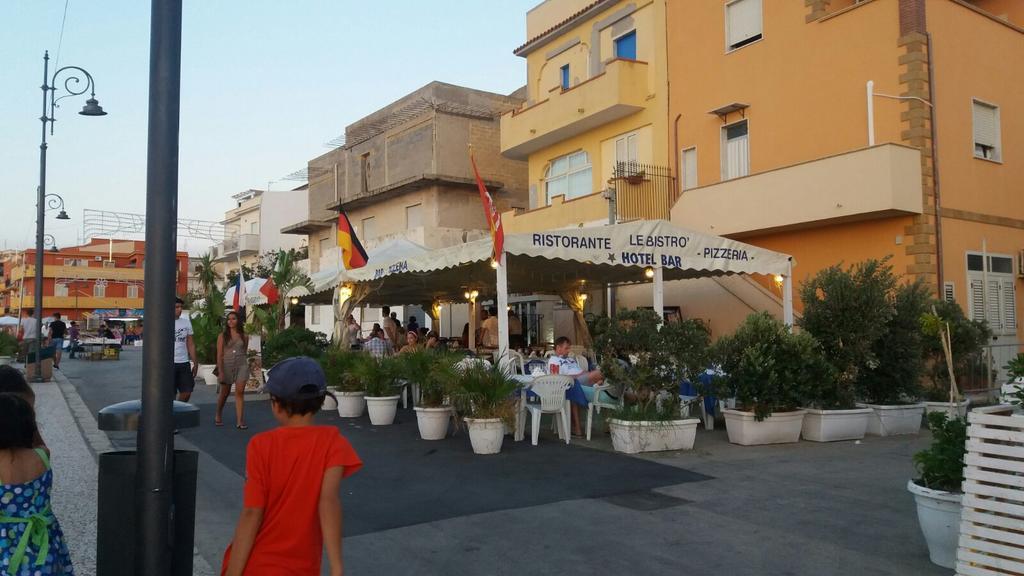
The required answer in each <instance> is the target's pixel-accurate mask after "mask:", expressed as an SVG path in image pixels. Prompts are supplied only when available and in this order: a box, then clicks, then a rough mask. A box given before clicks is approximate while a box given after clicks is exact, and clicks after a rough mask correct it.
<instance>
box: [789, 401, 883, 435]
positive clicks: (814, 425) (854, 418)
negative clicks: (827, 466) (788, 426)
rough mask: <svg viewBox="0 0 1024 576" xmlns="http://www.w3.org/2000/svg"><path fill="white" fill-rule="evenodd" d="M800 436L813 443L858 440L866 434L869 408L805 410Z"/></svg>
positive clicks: (869, 415) (869, 414) (869, 413)
mask: <svg viewBox="0 0 1024 576" xmlns="http://www.w3.org/2000/svg"><path fill="white" fill-rule="evenodd" d="M806 411H807V414H805V415H804V423H803V427H802V429H801V432H800V435H801V436H802V437H803V439H804V440H811V441H814V442H837V441H839V440H860V439H861V438H863V437H864V433H865V432H867V428H868V419H869V418H870V417H871V408H855V409H853V410H815V409H814V408H806Z"/></svg>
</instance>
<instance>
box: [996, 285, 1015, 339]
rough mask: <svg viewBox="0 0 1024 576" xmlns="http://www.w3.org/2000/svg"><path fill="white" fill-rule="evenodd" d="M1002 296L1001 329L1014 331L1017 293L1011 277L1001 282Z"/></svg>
mask: <svg viewBox="0 0 1024 576" xmlns="http://www.w3.org/2000/svg"><path fill="white" fill-rule="evenodd" d="M1000 284H1001V292H1002V297H1003V326H1002V327H1003V330H1004V331H1006V332H1015V331H1016V329H1017V294H1016V287H1015V286H1014V281H1013V279H1010V280H1003V281H1002V282H1001V283H1000Z"/></svg>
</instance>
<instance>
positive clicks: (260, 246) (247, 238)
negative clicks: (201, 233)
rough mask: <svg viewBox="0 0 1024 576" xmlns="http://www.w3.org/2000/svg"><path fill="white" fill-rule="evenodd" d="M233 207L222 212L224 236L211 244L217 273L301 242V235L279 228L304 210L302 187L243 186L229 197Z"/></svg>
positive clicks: (304, 196) (299, 215)
mask: <svg viewBox="0 0 1024 576" xmlns="http://www.w3.org/2000/svg"><path fill="white" fill-rule="evenodd" d="M231 199H232V200H233V201H234V202H235V207H234V208H232V209H231V210H228V211H227V212H225V213H224V220H222V221H221V224H222V225H223V226H224V235H225V237H226V238H225V240H224V241H223V242H220V243H218V244H215V245H214V246H213V247H212V248H211V255H212V256H213V259H214V262H216V263H217V266H218V274H219V276H220V277H222V278H225V277H227V275H228V273H229V272H231V271H237V270H238V269H239V268H240V267H241V266H242V265H245V266H252V265H253V264H255V263H256V260H257V259H258V258H259V256H260V254H264V253H266V252H270V251H273V250H289V249H292V248H296V249H297V248H301V247H302V246H305V242H304V240H305V239H304V238H300V237H297V236H295V235H291V234H284V233H282V232H281V228H282V227H284V226H287V225H289V224H292V223H294V222H296V221H298V220H299V219H301V218H303V217H304V216H305V215H306V213H307V208H308V204H307V202H308V198H307V195H306V187H305V186H304V185H303V186H300V187H298V188H296V189H294V190H287V191H280V192H277V191H269V190H245V191H244V192H239V193H238V194H235V195H234V196H232V197H231Z"/></svg>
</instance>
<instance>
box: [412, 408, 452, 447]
mask: <svg viewBox="0 0 1024 576" xmlns="http://www.w3.org/2000/svg"><path fill="white" fill-rule="evenodd" d="M413 410H415V411H416V424H417V425H418V426H419V429H420V438H422V439H424V440H444V437H445V436H447V435H448V420H449V419H450V418H451V417H452V409H451V408H449V407H447V406H445V407H441V408H424V407H422V406H416V407H415V408H413Z"/></svg>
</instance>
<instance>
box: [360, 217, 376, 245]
mask: <svg viewBox="0 0 1024 576" xmlns="http://www.w3.org/2000/svg"><path fill="white" fill-rule="evenodd" d="M362 229H363V239H365V240H369V239H370V238H375V237H376V236H377V219H376V218H374V217H373V216H370V217H369V218H363V226H362Z"/></svg>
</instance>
